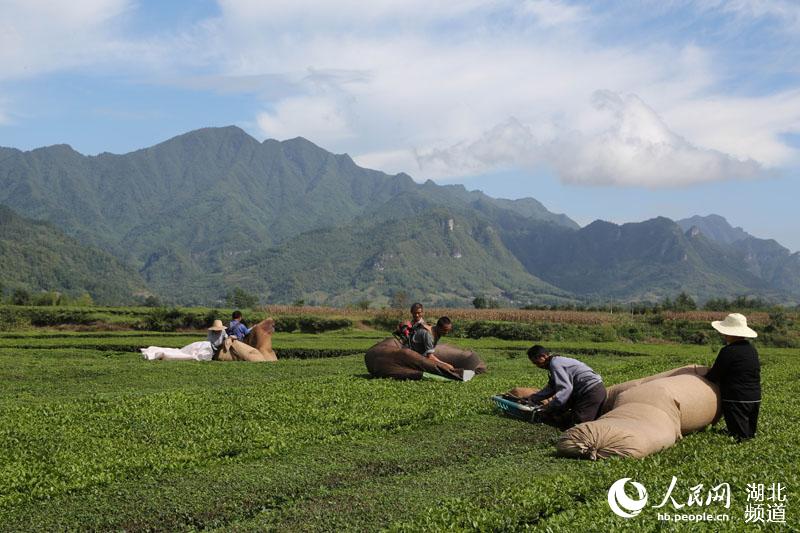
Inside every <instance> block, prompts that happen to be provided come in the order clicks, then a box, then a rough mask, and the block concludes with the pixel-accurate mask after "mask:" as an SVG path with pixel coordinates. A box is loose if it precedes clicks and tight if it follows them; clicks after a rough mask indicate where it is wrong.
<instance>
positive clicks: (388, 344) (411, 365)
mask: <svg viewBox="0 0 800 533" xmlns="http://www.w3.org/2000/svg"><path fill="white" fill-rule="evenodd" d="M436 357H438V358H440V359H441V360H443V361H445V362H447V363H450V364H451V365H453V366H454V367H456V368H455V369H454V370H447V369H445V368H443V367H442V366H440V365H437V364H436V363H434V362H433V361H431V360H430V359H428V358H427V357H423V356H421V355H420V354H418V353H417V352H415V351H414V350H411V349H409V348H406V347H404V346H403V345H402V344H401V343H400V341H398V340H397V339H394V338H389V339H384V340H382V341H381V342H379V343H378V344H376V345H375V346H373V347H372V348H370V349H369V350H367V353H366V354H365V356H364V363H365V364H366V365H367V370H368V371H369V373H370V374H371V375H373V376H374V377H378V378H394V379H422V375H423V373H425V372H427V373H429V374H437V375H440V376H444V377H446V378H449V379H454V380H461V379H463V377H464V370H472V371H474V372H475V373H476V374H478V373H482V372H485V371H486V364H485V363H484V362H483V361H481V359H480V357H478V356H477V354H475V353H474V352H470V351H465V350H460V349H458V348H455V347H454V346H448V345H446V344H440V345H438V346H437V347H436Z"/></svg>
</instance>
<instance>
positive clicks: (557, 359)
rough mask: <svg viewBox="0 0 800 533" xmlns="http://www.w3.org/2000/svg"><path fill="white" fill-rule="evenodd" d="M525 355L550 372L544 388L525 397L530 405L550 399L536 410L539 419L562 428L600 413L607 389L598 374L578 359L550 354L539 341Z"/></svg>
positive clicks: (593, 418)
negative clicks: (538, 410)
mask: <svg viewBox="0 0 800 533" xmlns="http://www.w3.org/2000/svg"><path fill="white" fill-rule="evenodd" d="M528 358H529V359H530V360H531V362H532V363H533V364H535V365H536V366H538V367H539V368H543V369H547V371H548V372H549V373H550V378H549V380H548V382H547V385H546V386H545V388H543V389H542V390H540V391H539V392H536V393H534V394H531V395H530V396H529V397H528V402H529V403H532V404H539V403H541V402H542V401H543V400H545V399H547V398H552V399H551V401H550V402H549V403H548V404H547V405H546V406H545V407H544V408H543V409H542V411H540V412H539V414H538V417H537V418H538V421H541V422H544V423H545V424H549V425H553V426H556V427H558V428H559V429H562V430H565V429H568V428H570V427H572V426H574V425H576V424H580V423H582V422H589V421H591V420H595V419H596V418H597V417H598V416H599V415H600V409H601V407H602V406H603V402H604V401H605V399H606V388H605V387H604V386H603V379H602V378H601V377H600V375H599V374H597V373H596V372H595V371H594V370H592V369H591V368H589V366H588V365H586V364H585V363H582V362H580V361H578V360H577V359H572V358H570V357H564V356H561V355H557V354H551V353H550V352H549V351H548V350H547V349H546V348H545V347H544V346H540V345H538V344H537V345H536V346H533V347H531V348H530V349H529V350H528Z"/></svg>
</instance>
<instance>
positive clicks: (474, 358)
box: [436, 344, 487, 374]
mask: <svg viewBox="0 0 800 533" xmlns="http://www.w3.org/2000/svg"><path fill="white" fill-rule="evenodd" d="M436 357H438V358H439V359H441V360H442V361H444V362H445V363H450V364H451V365H453V366H454V367H456V368H458V369H461V370H472V371H473V372H475V373H476V374H483V373H484V372H486V370H487V367H486V363H484V362H483V360H482V359H481V358H480V357H478V354H476V353H475V352H473V351H472V350H462V349H461V348H458V347H456V346H453V345H452V344H437V345H436Z"/></svg>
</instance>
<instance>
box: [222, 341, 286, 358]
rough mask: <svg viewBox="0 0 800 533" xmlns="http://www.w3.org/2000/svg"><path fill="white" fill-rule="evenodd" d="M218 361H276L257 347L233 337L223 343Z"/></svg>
mask: <svg viewBox="0 0 800 533" xmlns="http://www.w3.org/2000/svg"><path fill="white" fill-rule="evenodd" d="M217 360H218V361H250V362H254V363H261V362H267V361H276V360H277V358H276V359H270V358H268V357H267V356H265V355H264V354H262V353H261V352H259V351H258V350H257V349H255V348H253V347H252V346H249V345H247V344H245V343H243V342H242V341H240V340H236V339H231V338H230V337H228V338H227V339H225V342H224V343H223V344H222V348H221V349H220V351H219V355H218V356H217Z"/></svg>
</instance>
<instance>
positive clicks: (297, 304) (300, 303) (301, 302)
mask: <svg viewBox="0 0 800 533" xmlns="http://www.w3.org/2000/svg"><path fill="white" fill-rule="evenodd" d="M292 305H293V306H295V307H303V306H304V305H306V301H305V300H303V299H302V298H301V299H299V300H295V301H293V302H292Z"/></svg>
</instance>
